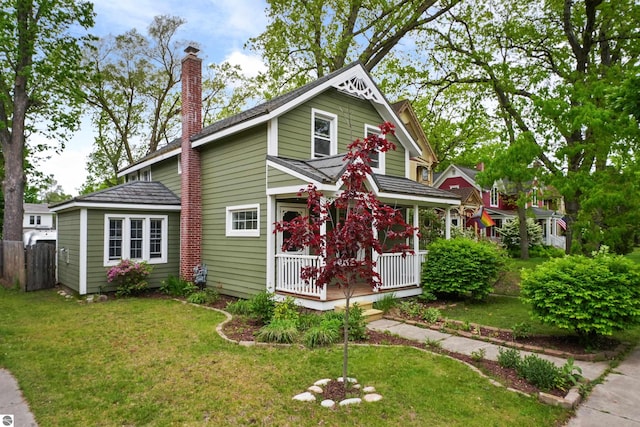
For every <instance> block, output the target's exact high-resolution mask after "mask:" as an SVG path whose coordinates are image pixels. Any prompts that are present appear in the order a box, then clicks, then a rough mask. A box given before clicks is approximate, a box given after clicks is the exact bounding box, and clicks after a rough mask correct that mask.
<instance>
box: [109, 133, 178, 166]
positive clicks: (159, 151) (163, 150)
mask: <svg viewBox="0 0 640 427" xmlns="http://www.w3.org/2000/svg"><path fill="white" fill-rule="evenodd" d="M181 143H182V140H181V139H180V138H176V139H174V140H173V141H171V142H170V143H168V144H166V145H163V146H162V147H160V148H158V149H157V150H156V151H154V152H153V153H151V154H147V155H146V156H144V157H143V158H141V159H140V160H138V161H136V162H133V163H131V164H129V165H127V166H125V167H124V168H122V169H120V170H119V171H118V172H120V171H123V170H125V169H129V168H131V167H132V166H135V165H137V164H140V163H142V162H146V161H147V160H149V159H153V158H154V157H160V156H162V155H163V154H165V153H168V152H169V151H173V150H176V149H178V148H180V145H181Z"/></svg>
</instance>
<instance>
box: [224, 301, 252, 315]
mask: <svg viewBox="0 0 640 427" xmlns="http://www.w3.org/2000/svg"><path fill="white" fill-rule="evenodd" d="M226 310H227V311H228V312H229V313H231V314H236V315H238V316H249V315H250V314H251V305H250V304H249V300H246V299H239V300H237V301H235V302H230V303H227V307H226Z"/></svg>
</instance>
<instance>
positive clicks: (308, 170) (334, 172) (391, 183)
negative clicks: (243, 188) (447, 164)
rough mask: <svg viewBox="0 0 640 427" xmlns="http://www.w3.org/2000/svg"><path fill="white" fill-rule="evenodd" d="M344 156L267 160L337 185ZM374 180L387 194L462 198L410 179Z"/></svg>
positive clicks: (379, 177)
mask: <svg viewBox="0 0 640 427" xmlns="http://www.w3.org/2000/svg"><path fill="white" fill-rule="evenodd" d="M344 156H345V155H344V154H337V155H335V156H329V157H321V158H318V159H309V160H299V159H288V158H284V157H277V156H267V160H270V161H272V162H274V163H277V164H279V165H281V166H284V167H286V168H288V169H290V170H292V171H295V172H298V173H300V174H302V175H304V176H306V177H308V178H310V179H311V180H313V181H316V182H321V183H330V184H335V183H336V182H337V181H338V180H339V179H340V177H341V176H342V175H343V174H344V172H345V170H346V168H347V163H346V162H345V161H344ZM372 176H373V180H374V182H375V183H376V185H377V186H378V188H379V189H380V191H382V192H385V193H394V194H406V195H415V196H423V197H436V198H443V199H460V196H459V195H457V194H454V193H451V192H449V191H445V190H441V189H439V188H435V187H430V186H428V185H425V184H421V183H419V182H416V181H412V180H410V179H408V178H404V177H398V176H390V175H381V174H375V173H374V174H373V175H372Z"/></svg>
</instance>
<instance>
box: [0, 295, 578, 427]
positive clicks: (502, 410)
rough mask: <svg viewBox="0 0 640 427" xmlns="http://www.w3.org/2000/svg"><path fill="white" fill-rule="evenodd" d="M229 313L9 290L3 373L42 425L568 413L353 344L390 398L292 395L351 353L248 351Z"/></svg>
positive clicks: (481, 420)
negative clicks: (344, 404)
mask: <svg viewBox="0 0 640 427" xmlns="http://www.w3.org/2000/svg"><path fill="white" fill-rule="evenodd" d="M223 319H224V316H223V315H221V314H220V313H217V312H215V311H211V310H206V309H203V308H201V307H194V306H191V305H185V304H181V303H179V302H175V301H171V300H164V299H133V298H132V299H119V300H112V301H108V302H105V303H95V304H79V303H77V302H76V301H75V300H65V299H64V298H63V297H61V296H59V295H57V294H56V293H55V292H53V291H40V292H35V293H28V294H23V293H19V292H16V291H6V290H4V289H2V288H1V287H0V366H2V367H6V368H7V369H9V370H10V371H11V372H12V373H13V374H14V375H15V376H16V378H17V379H18V382H19V384H20V387H21V388H22V390H23V392H24V394H25V396H26V398H27V400H28V402H29V404H30V406H31V409H32V411H33V412H34V414H35V417H36V420H37V422H38V423H39V425H41V426H67V425H104V426H111V425H114V426H115V425H151V426H165V425H167V426H168V425H201V424H207V423H208V424H210V425H253V424H255V425H277V426H300V425H349V426H352V425H367V426H371V425H381V426H387V425H407V426H409V425H416V426H418V425H420V426H422V425H425V424H429V425H435V426H438V425H442V426H456V425H460V426H462V425H464V426H475V425H477V426H481V425H482V426H484V425H495V426H502V425H504V426H507V425H521V426H540V425H545V426H552V425H560V424H562V422H563V421H564V420H566V417H567V416H568V413H567V412H566V411H564V410H562V409H559V408H554V407H550V406H546V405H543V404H540V403H538V402H537V401H536V400H535V399H533V398H529V397H524V396H522V395H519V394H517V393H513V392H509V391H506V390H505V389H502V388H497V387H495V386H493V385H491V384H490V383H489V381H488V380H487V379H485V378H481V377H479V376H478V374H476V373H475V372H473V371H472V370H471V369H469V368H468V367H467V366H465V365H462V364H460V363H459V362H457V361H455V360H452V359H449V358H446V357H442V356H438V355H434V354H431V353H424V352H421V351H419V350H416V349H410V348H404V347H390V348H380V347H367V346H352V347H351V351H350V365H349V366H350V371H351V372H350V374H351V375H352V376H355V377H357V378H358V379H359V380H360V381H361V382H362V383H365V384H366V385H373V386H375V387H376V389H377V390H378V392H379V393H380V394H381V395H382V396H383V397H384V399H383V400H382V401H381V402H378V403H370V404H362V405H360V406H351V407H348V408H340V409H338V410H328V409H325V408H321V407H320V405H319V404H309V403H301V402H294V401H292V400H291V398H292V397H293V396H294V395H295V394H298V393H301V392H302V391H304V390H305V389H306V388H307V387H308V386H309V385H311V384H312V383H313V382H314V381H316V380H317V379H320V378H325V377H336V376H339V375H340V372H341V360H342V354H341V348H340V347H339V346H337V347H332V348H329V349H320V350H307V349H304V348H299V347H287V348H280V347H278V348H275V347H242V346H238V345H234V344H230V343H227V342H226V341H224V340H223V339H221V338H220V337H219V336H218V334H217V333H216V331H215V328H216V325H217V324H218V323H219V322H221V321H222V320H223Z"/></svg>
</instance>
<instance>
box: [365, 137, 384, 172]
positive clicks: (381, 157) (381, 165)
mask: <svg viewBox="0 0 640 427" xmlns="http://www.w3.org/2000/svg"><path fill="white" fill-rule="evenodd" d="M370 133H375V134H377V135H378V136H380V128H379V127H377V126H373V125H364V136H365V138H366V137H367V135H368V134H370ZM385 154H386V153H383V152H380V151H379V152H378V167H377V168H374V167H373V166H372V167H371V170H372V171H373V173H379V174H381V175H384V170H385V166H386V164H385V157H386V156H385Z"/></svg>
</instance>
